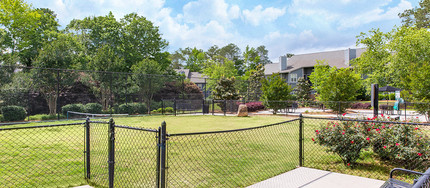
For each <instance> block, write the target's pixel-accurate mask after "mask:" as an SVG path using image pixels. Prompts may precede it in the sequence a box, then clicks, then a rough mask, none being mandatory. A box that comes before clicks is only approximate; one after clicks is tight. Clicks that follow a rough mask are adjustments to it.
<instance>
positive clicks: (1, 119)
mask: <svg viewBox="0 0 430 188" xmlns="http://www.w3.org/2000/svg"><path fill="white" fill-rule="evenodd" d="M2 121H4V118H3V115H1V114H0V122H2Z"/></svg>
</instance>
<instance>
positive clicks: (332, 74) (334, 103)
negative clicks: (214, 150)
mask: <svg viewBox="0 0 430 188" xmlns="http://www.w3.org/2000/svg"><path fill="white" fill-rule="evenodd" d="M309 78H310V81H311V82H312V84H313V86H312V88H313V89H314V90H315V91H316V92H317V94H318V95H317V99H318V100H319V101H323V102H325V105H326V106H327V107H328V108H330V109H332V110H333V111H334V112H338V113H342V112H345V109H346V107H347V106H348V103H344V102H347V101H353V100H355V98H356V96H357V95H358V93H357V91H358V90H359V89H360V87H361V78H360V76H359V75H358V74H356V73H354V72H353V71H352V70H351V69H350V68H341V69H337V68H336V67H329V66H328V65H327V64H325V63H323V62H318V63H317V65H316V66H315V68H314V72H312V73H311V75H310V76H309Z"/></svg>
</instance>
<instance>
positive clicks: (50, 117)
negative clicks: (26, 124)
mask: <svg viewBox="0 0 430 188" xmlns="http://www.w3.org/2000/svg"><path fill="white" fill-rule="evenodd" d="M57 118H58V116H57V115H55V114H54V115H49V114H37V115H33V116H29V117H28V119H29V120H53V119H57ZM60 118H65V116H64V115H62V114H61V115H60Z"/></svg>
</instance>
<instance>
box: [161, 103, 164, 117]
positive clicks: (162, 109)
mask: <svg viewBox="0 0 430 188" xmlns="http://www.w3.org/2000/svg"><path fill="white" fill-rule="evenodd" d="M161 114H162V115H164V100H161Z"/></svg>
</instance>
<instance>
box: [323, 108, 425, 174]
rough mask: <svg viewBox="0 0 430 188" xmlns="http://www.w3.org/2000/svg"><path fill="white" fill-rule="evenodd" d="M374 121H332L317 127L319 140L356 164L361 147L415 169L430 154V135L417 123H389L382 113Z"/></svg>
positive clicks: (384, 158) (347, 160)
mask: <svg viewBox="0 0 430 188" xmlns="http://www.w3.org/2000/svg"><path fill="white" fill-rule="evenodd" d="M367 120H374V121H371V122H354V121H340V122H329V123H328V124H327V125H324V126H322V127H320V129H319V130H315V134H316V138H317V139H316V140H315V139H314V140H315V141H316V143H318V144H320V145H322V146H325V147H326V148H327V149H328V150H329V151H331V152H334V153H336V154H338V155H339V156H340V157H341V158H342V160H343V161H344V163H345V164H350V165H352V164H354V163H355V162H356V160H357V159H358V157H359V156H360V151H361V149H365V148H368V147H370V148H372V150H373V152H374V153H375V154H377V155H378V156H379V158H380V159H381V160H386V161H390V162H394V163H395V164H396V165H401V166H402V167H404V168H407V169H416V167H417V165H420V164H422V163H423V162H424V161H426V160H427V158H428V157H429V156H430V152H429V151H430V150H429V149H430V139H429V137H428V136H427V135H426V134H425V133H423V131H422V130H421V129H420V128H419V127H416V126H414V125H406V124H390V123H385V122H387V121H393V119H388V118H386V117H384V116H383V115H381V116H379V117H375V118H368V119H367Z"/></svg>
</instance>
